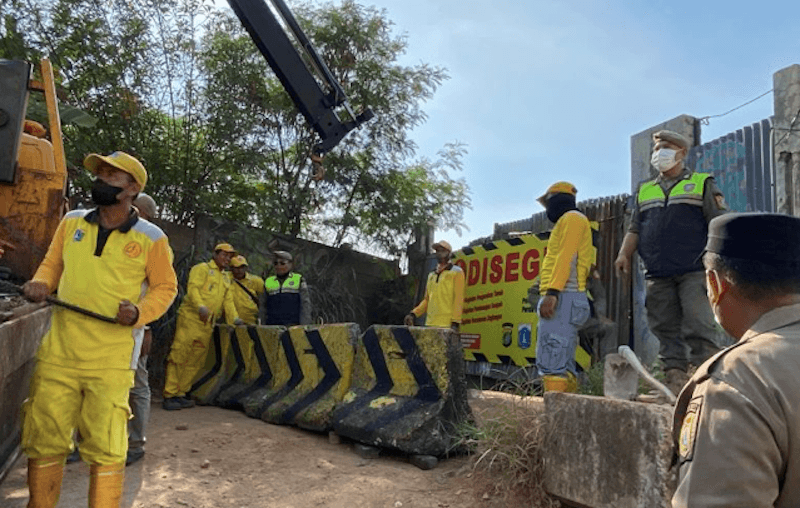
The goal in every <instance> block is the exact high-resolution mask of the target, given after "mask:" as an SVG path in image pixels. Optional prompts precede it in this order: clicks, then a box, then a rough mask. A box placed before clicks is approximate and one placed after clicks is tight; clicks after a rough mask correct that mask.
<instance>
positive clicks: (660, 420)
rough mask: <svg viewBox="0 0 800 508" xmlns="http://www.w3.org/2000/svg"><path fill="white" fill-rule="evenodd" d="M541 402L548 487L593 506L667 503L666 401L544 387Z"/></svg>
mask: <svg viewBox="0 0 800 508" xmlns="http://www.w3.org/2000/svg"><path fill="white" fill-rule="evenodd" d="M544 404H545V411H546V413H547V415H548V420H549V423H550V425H552V427H551V433H550V436H551V437H550V439H548V440H546V442H545V445H544V456H545V474H544V484H545V489H546V490H547V492H549V493H550V494H552V495H554V496H557V497H559V498H561V499H563V500H565V501H566V502H567V503H570V504H575V505H578V506H588V507H592V508H640V507H644V506H646V507H648V508H657V507H665V508H668V507H669V506H670V499H671V497H672V494H673V492H674V491H675V483H676V477H675V474H674V471H672V470H670V467H669V466H670V461H671V459H672V441H671V429H672V408H671V407H670V406H666V405H657V404H642V403H638V402H628V401H622V400H613V399H607V398H603V397H591V396H584V395H573V394H566V393H547V394H545V397H544Z"/></svg>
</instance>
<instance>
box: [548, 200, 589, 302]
mask: <svg viewBox="0 0 800 508" xmlns="http://www.w3.org/2000/svg"><path fill="white" fill-rule="evenodd" d="M594 257H595V253H594V247H593V246H592V228H591V226H590V225H589V220H588V219H587V218H586V216H585V215H583V214H582V213H581V212H579V211H577V210H570V211H569V212H567V213H565V214H564V215H562V216H561V218H559V219H558V222H556V226H555V228H553V231H552V233H550V239H549V240H548V241H547V254H545V256H544V261H543V262H542V273H541V285H540V286H539V292H540V294H541V295H545V294H547V290H548V289H553V290H556V291H559V292H561V291H570V292H579V291H586V278H587V276H588V275H589V267H590V266H591V264H592V260H593V259H594Z"/></svg>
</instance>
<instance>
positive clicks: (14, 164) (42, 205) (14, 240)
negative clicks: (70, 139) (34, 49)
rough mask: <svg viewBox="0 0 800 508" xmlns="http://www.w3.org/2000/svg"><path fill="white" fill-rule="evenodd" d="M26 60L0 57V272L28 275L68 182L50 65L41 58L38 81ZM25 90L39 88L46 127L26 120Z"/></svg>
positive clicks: (17, 276) (20, 277) (44, 250)
mask: <svg viewBox="0 0 800 508" xmlns="http://www.w3.org/2000/svg"><path fill="white" fill-rule="evenodd" d="M32 74H33V66H32V65H31V64H30V63H29V62H24V61H17V60H2V59H0V239H2V240H3V243H4V244H5V248H4V249H3V250H4V253H3V256H2V258H0V277H3V278H10V279H15V280H17V281H22V280H27V279H30V278H31V277H33V274H34V273H35V271H36V268H37V267H38V266H39V263H41V261H42V260H43V259H44V255H45V254H46V253H47V248H48V247H49V245H50V240H51V239H52V238H53V234H55V231H56V228H58V224H59V222H60V221H61V217H62V216H63V214H64V209H65V206H64V189H65V186H66V182H67V170H66V162H65V158H64V146H63V144H62V138H61V119H60V116H59V113H58V106H57V103H56V89H55V82H54V79H53V69H52V67H51V65H50V62H49V60H46V59H45V60H42V62H41V74H42V81H41V82H40V81H37V80H34V79H32ZM30 91H38V92H42V93H44V97H45V103H46V105H47V114H48V124H49V125H48V127H49V139H47V138H46V137H45V129H44V128H43V127H42V126H41V125H40V124H37V123H36V122H30V121H26V120H25V113H26V109H27V102H28V94H29V92H30Z"/></svg>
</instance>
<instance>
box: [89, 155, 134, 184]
mask: <svg viewBox="0 0 800 508" xmlns="http://www.w3.org/2000/svg"><path fill="white" fill-rule="evenodd" d="M103 163H105V164H108V165H109V166H113V167H115V168H117V169H121V170H122V171H124V172H126V173H128V174H129V175H131V176H132V177H133V179H134V180H136V183H138V184H139V187H140V189H139V191H143V190H144V186H145V184H147V170H146V169H144V166H142V163H141V162H139V160H138V159H136V158H135V157H133V156H131V155H128V154H127V153H125V152H114V153H112V154H109V155H99V154H96V153H90V154H89V155H87V156H86V158H85V159H83V166H84V167H85V168H86V169H88V170H89V171H91V172H92V173H97V168H99V167H100V165H101V164H103Z"/></svg>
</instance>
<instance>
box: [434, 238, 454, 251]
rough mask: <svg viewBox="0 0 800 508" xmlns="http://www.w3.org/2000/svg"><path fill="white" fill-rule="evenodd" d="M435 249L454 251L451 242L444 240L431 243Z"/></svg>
mask: <svg viewBox="0 0 800 508" xmlns="http://www.w3.org/2000/svg"><path fill="white" fill-rule="evenodd" d="M431 248H432V249H433V250H446V251H447V252H453V248H452V247H451V246H450V244H449V243H447V242H445V241H444V240H441V241H438V242H436V243H434V244H433V245H431Z"/></svg>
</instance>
